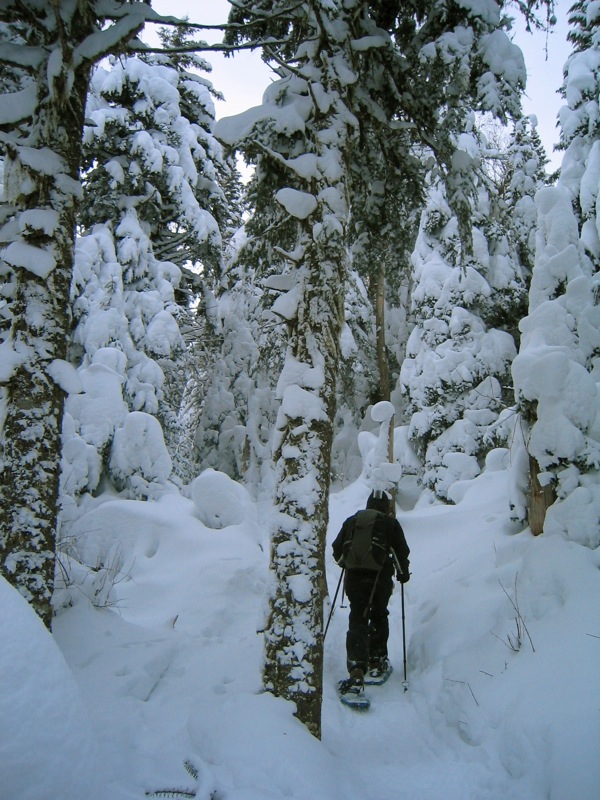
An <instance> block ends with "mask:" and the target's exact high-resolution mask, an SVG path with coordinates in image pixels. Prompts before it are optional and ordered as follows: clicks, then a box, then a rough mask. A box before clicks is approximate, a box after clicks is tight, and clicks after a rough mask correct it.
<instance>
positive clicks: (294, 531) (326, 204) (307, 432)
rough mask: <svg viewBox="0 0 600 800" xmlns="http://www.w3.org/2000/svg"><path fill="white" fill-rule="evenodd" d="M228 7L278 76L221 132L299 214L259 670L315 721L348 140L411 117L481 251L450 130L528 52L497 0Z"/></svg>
mask: <svg viewBox="0 0 600 800" xmlns="http://www.w3.org/2000/svg"><path fill="white" fill-rule="evenodd" d="M230 21H231V22H234V23H236V26H237V27H236V28H235V29H234V30H233V32H232V34H231V39H230V41H231V42H232V43H234V44H235V43H236V42H238V41H240V40H243V39H244V38H245V39H248V38H250V37H252V38H264V39H265V45H264V48H263V53H264V57H265V58H266V59H270V60H272V61H274V62H275V63H276V64H277V65H278V68H279V75H280V80H279V81H278V82H276V83H274V84H273V85H272V86H271V87H270V88H269V90H268V91H267V92H266V93H265V97H264V102H263V106H262V107H261V109H259V110H254V111H253V112H252V113H249V114H246V115H241V116H240V118H239V119H238V120H235V121H234V122H230V123H229V124H225V123H221V124H220V125H219V127H218V129H217V132H218V134H219V136H220V137H221V138H223V139H224V140H226V141H227V142H228V143H229V144H232V145H234V144H236V145H237V146H239V147H241V148H242V149H244V150H246V151H248V152H251V153H254V154H256V155H255V157H256V160H257V162H258V165H259V170H260V167H261V165H262V164H264V165H265V168H264V169H262V171H259V173H258V180H260V179H261V175H264V176H267V175H268V176H269V179H271V180H270V186H271V187H272V189H270V190H269V191H268V192H267V193H266V194H265V195H263V197H264V201H265V206H269V207H270V208H273V200H276V201H277V202H279V203H280V205H281V206H282V207H283V209H284V211H285V212H286V214H287V219H288V220H289V222H288V224H289V226H290V231H292V232H293V231H294V229H295V234H294V236H295V239H294V240H293V241H292V247H288V248H286V250H284V256H285V260H286V261H287V266H286V271H287V273H288V274H289V275H290V276H291V277H292V278H293V285H292V288H290V290H289V291H288V292H287V293H286V294H285V295H283V296H282V297H280V298H279V299H278V300H277V302H276V306H275V307H274V311H276V313H278V314H279V315H280V316H281V317H283V318H284V319H285V321H286V325H287V334H288V354H287V357H286V360H285V363H284V367H283V371H282V374H281V377H280V380H279V384H278V391H279V397H280V399H281V405H280V412H279V416H278V421H277V430H276V440H275V463H276V489H275V500H276V510H277V514H276V519H275V524H274V529H273V537H272V550H271V568H272V571H273V573H274V591H273V596H272V598H271V603H270V612H271V613H270V617H269V620H268V625H267V630H266V665H265V685H266V687H267V688H268V689H269V690H270V691H273V692H274V693H275V694H282V695H283V696H285V697H288V698H289V699H292V700H294V701H295V702H296V705H297V708H298V715H299V717H300V718H301V719H302V720H303V721H304V722H306V724H307V725H308V726H309V728H310V729H311V730H312V731H313V733H315V735H318V734H319V731H320V703H321V675H320V672H321V668H322V642H321V630H320V628H321V620H322V598H323V591H324V579H323V548H324V540H325V532H326V529H327V495H328V489H329V480H330V454H331V438H332V433H333V421H334V419H335V385H336V378H337V376H338V374H339V363H340V358H339V347H340V333H341V331H342V327H343V301H344V295H345V287H346V281H347V277H348V274H349V269H348V266H349V265H348V261H347V253H348V245H349V234H348V216H349V214H350V210H351V197H352V188H353V185H352V179H351V177H350V176H351V175H352V172H353V158H354V155H355V154H356V155H357V162H356V163H357V166H356V170H359V169H360V168H359V167H358V158H359V157H360V150H359V148H358V146H357V145H358V142H359V139H360V131H361V125H364V126H365V130H367V131H368V130H369V129H374V128H375V127H377V126H378V125H382V126H383V127H384V128H386V127H387V128H388V129H394V128H403V127H410V128H411V129H412V131H413V132H414V138H415V140H418V141H419V144H420V146H421V148H422V149H424V148H428V150H429V152H430V154H431V156H432V158H433V159H434V160H435V161H437V163H438V168H439V169H440V170H441V172H442V174H443V175H444V178H445V184H446V190H447V194H448V203H449V205H450V207H451V208H452V209H453V212H454V214H455V216H456V219H457V222H458V229H459V232H460V236H459V245H460V249H461V264H464V265H465V266H466V264H467V262H468V259H469V258H470V257H471V256H472V253H473V242H472V238H471V235H470V223H469V214H470V198H471V197H472V194H473V191H474V187H473V184H472V181H471V172H472V166H473V162H472V160H471V158H470V157H468V154H466V153H465V151H464V150H457V148H456V146H455V145H456V143H455V134H456V132H457V131H461V130H462V129H463V127H464V125H463V123H464V119H465V104H466V105H467V107H468V108H478V109H481V110H489V111H491V112H493V113H494V114H496V115H498V116H500V117H501V118H504V117H505V116H506V114H511V115H513V116H516V115H517V113H518V103H519V101H518V92H519V89H520V88H521V87H522V85H523V82H524V65H523V59H522V55H521V53H520V51H519V50H518V49H517V48H516V47H514V46H513V45H512V44H511V43H510V41H509V39H508V37H507V36H506V34H505V33H504V32H503V31H502V27H503V26H504V25H505V24H506V21H505V20H504V19H502V18H501V16H500V7H499V6H498V5H497V4H496V3H485V4H482V5H479V4H477V5H476V4H465V3H458V2H456V3H455V2H450V3H443V4H441V3H435V4H424V3H421V2H414V3H413V2H410V3H399V2H395V3H386V4H381V3H379V2H377V3H368V2H363V1H362V0H351V2H344V3H341V2H340V3H338V2H333V3H331V2H321V0H310V1H309V2H307V3H302V4H296V3H294V2H292V1H291V0H281V2H276V3H271V2H268V3H267V2H266V0H262V1H261V2H258V3H255V2H252V3H251V2H244V1H243V0H242V2H239V3H236V5H235V7H234V9H233V10H232V12H231V15H230ZM246 25H247V26H248V27H245V26H246ZM390 98H391V100H390ZM376 123H377V125H376ZM273 175H275V176H276V178H275V179H274V178H272V176H273ZM269 179H267V180H269ZM273 231H274V227H273V226H271V228H269V229H267V230H265V231H264V232H263V235H264V236H266V237H269V236H270V235H272V234H273Z"/></svg>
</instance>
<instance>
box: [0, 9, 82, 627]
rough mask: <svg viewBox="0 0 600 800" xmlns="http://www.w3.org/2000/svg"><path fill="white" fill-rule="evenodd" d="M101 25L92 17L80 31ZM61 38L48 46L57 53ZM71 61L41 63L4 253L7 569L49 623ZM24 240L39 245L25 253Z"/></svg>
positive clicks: (8, 178) (75, 139) (70, 159)
mask: <svg viewBox="0 0 600 800" xmlns="http://www.w3.org/2000/svg"><path fill="white" fill-rule="evenodd" d="M92 30H93V28H92V26H91V25H89V27H88V28H87V30H85V31H80V32H79V33H80V35H87V33H91V32H92ZM49 36H50V34H49ZM53 44H54V45H55V44H56V43H55V42H51V43H50V47H49V51H50V52H52V54H53V55H56V50H53V49H52V45H53ZM68 66H69V65H68V64H67V65H65V64H63V69H62V70H61V71H59V72H58V74H55V75H54V78H53V79H52V83H51V85H49V83H48V64H47V63H45V64H44V65H43V67H42V69H41V70H40V73H39V74H38V76H37V81H38V96H37V109H36V114H35V116H34V121H33V123H32V128H31V132H30V136H29V137H28V146H26V147H25V146H23V147H21V146H20V145H19V144H18V143H15V145H14V146H10V147H9V148H8V153H9V157H8V159H7V163H6V173H5V183H6V189H7V196H6V200H5V203H4V206H5V216H7V217H12V219H13V220H14V223H15V225H14V228H15V229H16V230H18V231H19V236H18V237H17V238H16V240H13V241H15V243H18V244H19V247H20V248H22V249H21V250H19V249H16V250H15V249H13V250H12V251H11V249H10V247H9V248H8V249H7V250H6V251H5V259H6V261H7V263H8V264H9V266H11V267H13V268H14V269H15V272H16V296H15V299H14V302H13V306H12V309H11V310H12V311H13V324H12V329H11V339H12V344H13V349H14V351H15V353H16V356H17V358H18V366H17V368H16V370H15V371H14V373H13V375H12V376H11V378H10V380H9V381H8V384H7V385H6V386H5V399H6V416H5V422H4V431H3V433H4V440H3V447H2V450H3V452H2V487H1V489H0V500H1V505H2V509H3V514H2V518H1V521H0V570H1V572H2V574H3V575H4V577H5V578H6V579H7V580H8V581H10V583H12V584H13V585H14V586H15V587H16V588H17V589H18V590H19V591H20V592H21V594H22V595H23V596H24V597H25V598H26V599H27V600H28V601H29V602H30V603H31V604H32V606H33V607H34V609H35V610H36V612H37V613H38V614H39V616H40V617H41V618H42V620H43V621H44V623H45V624H46V625H47V626H48V627H50V625H51V620H52V607H51V597H52V592H53V587H54V562H55V547H56V527H57V517H58V486H59V475H60V456H61V438H60V437H61V427H62V418H63V407H64V392H63V390H62V388H60V386H59V385H58V384H57V383H56V382H55V380H53V378H52V377H51V376H52V374H55V373H54V372H53V369H52V367H53V366H56V364H53V362H55V360H56V359H62V360H64V359H65V358H66V351H67V344H68V340H69V335H70V320H71V317H70V305H69V295H70V286H71V277H72V272H73V255H74V238H75V212H76V204H77V201H78V199H79V192H80V186H79V166H80V162H81V138H82V129H83V119H84V108H85V100H86V95H87V87H88V81H89V68H79V69H78V70H77V71H76V72H75V74H74V82H73V84H72V85H70V83H69V79H68V74H67V73H68ZM23 248H25V249H26V248H31V250H29V251H28V254H29V255H28V257H26V258H25V259H23V256H22V253H23ZM13 253H14V255H13ZM20 254H21V255H20ZM44 263H47V264H48V265H50V266H49V267H48V272H47V274H46V272H45V270H42V269H39V265H41V264H44ZM38 273H39V274H38Z"/></svg>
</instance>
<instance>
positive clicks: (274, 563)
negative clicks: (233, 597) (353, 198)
mask: <svg viewBox="0 0 600 800" xmlns="http://www.w3.org/2000/svg"><path fill="white" fill-rule="evenodd" d="M324 227H325V226H324ZM342 241H343V235H342V236H341V237H340V236H339V234H338V233H337V232H336V235H334V236H333V240H332V239H331V238H330V239H328V240H327V241H326V242H317V243H315V242H312V243H311V244H309V245H308V247H307V253H306V259H305V267H306V269H307V273H308V277H307V279H306V280H305V284H304V287H305V288H304V295H303V298H302V300H301V303H300V306H299V311H298V318H297V320H296V321H295V324H294V325H293V328H292V331H291V335H290V340H289V345H288V354H287V359H286V366H284V370H283V373H282V376H281V379H280V383H279V386H280V391H281V395H282V397H281V399H282V402H281V408H280V411H279V415H278V420H277V431H276V436H277V441H276V443H275V465H276V491H275V507H276V511H277V517H276V520H275V526H274V531H273V535H272V540H271V541H272V544H271V570H272V572H273V573H274V593H273V595H272V597H271V600H270V616H269V621H268V625H267V630H266V634H265V641H266V661H265V670H264V681H265V687H266V688H267V690H269V691H271V692H273V693H274V694H275V695H278V696H282V697H285V698H287V699H288V700H292V701H293V702H294V703H295V704H296V709H297V711H296V716H297V717H298V718H299V719H300V720H301V721H302V722H303V723H304V724H305V725H306V726H307V728H308V729H309V730H310V732H311V733H312V734H313V735H314V736H316V737H317V738H320V736H321V703H322V693H323V603H324V599H325V596H326V593H327V586H326V578H325V541H326V534H327V526H328V522H329V486H330V468H331V443H332V439H333V420H334V415H335V386H336V376H337V371H338V365H339V363H340V345H339V342H340V335H341V330H342V324H343V319H344V316H343V309H344V305H343V301H344V287H345V283H346V269H347V265H346V256H345V248H344V247H343V246H342V243H341V242H342ZM299 376H300V378H299Z"/></svg>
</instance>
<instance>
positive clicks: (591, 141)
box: [513, 2, 600, 547]
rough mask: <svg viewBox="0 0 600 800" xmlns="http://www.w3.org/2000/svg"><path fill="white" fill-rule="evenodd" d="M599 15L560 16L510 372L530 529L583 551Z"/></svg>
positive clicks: (590, 440) (599, 138)
mask: <svg viewBox="0 0 600 800" xmlns="http://www.w3.org/2000/svg"><path fill="white" fill-rule="evenodd" d="M599 15H600V10H599V8H598V4H597V3H594V2H578V3H576V4H575V5H574V6H573V9H572V13H571V17H570V21H571V25H572V29H571V32H570V36H569V38H570V40H571V42H572V43H573V46H574V50H573V53H572V55H571V56H570V57H569V59H568V60H567V62H566V64H565V68H564V75H565V82H564V85H563V93H564V97H565V100H566V104H565V105H564V106H563V107H562V108H561V110H560V114H559V121H560V126H561V144H562V145H563V147H564V148H565V152H564V156H563V161H562V166H561V174H560V178H559V181H558V185H557V186H556V187H548V188H546V189H543V190H541V191H540V192H539V193H538V195H537V197H536V205H537V210H538V233H537V248H536V258H535V267H534V271H533V278H532V282H531V291H530V297H529V314H528V316H527V317H525V318H524V319H523V320H522V322H521V325H520V328H521V331H522V341H521V348H520V352H519V355H518V357H517V359H516V360H515V363H514V365H513V374H514V379H515V389H516V394H517V400H518V402H519V409H520V411H521V415H522V419H523V424H524V426H525V436H524V445H525V447H526V448H527V452H528V454H529V460H530V465H531V473H532V475H531V480H530V499H529V504H528V505H529V523H530V527H531V529H532V531H533V532H534V533H536V534H537V533H541V532H542V530H543V531H545V532H551V531H558V532H561V533H563V534H564V535H566V536H568V537H570V538H572V539H575V540H577V541H580V542H581V543H584V544H588V545H589V546H591V547H597V546H598V544H599V543H600V539H599V538H598V530H599V526H598V520H599V519H600V488H599V481H598V475H599V469H600V415H599V413H598V408H599V403H598V399H599V390H598V386H599V374H598V353H600V309H599V306H598V296H599V293H600V282H599V273H598V264H599V263H600V239H599V235H598V224H599V219H598V212H597V198H598V194H599V190H600V177H599V176H600V124H599V122H600V114H599V111H598V96H599V87H600V82H599V78H600V41H599V40H598V36H597V31H598V22H599V21H600V16H599ZM554 498H556V502H554V504H552V505H551V503H552V501H553V499H554ZM548 506H549V507H548Z"/></svg>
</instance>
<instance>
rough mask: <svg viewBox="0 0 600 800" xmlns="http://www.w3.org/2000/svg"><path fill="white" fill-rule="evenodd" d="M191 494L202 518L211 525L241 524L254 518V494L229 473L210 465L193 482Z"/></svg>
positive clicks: (223, 526)
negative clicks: (250, 493)
mask: <svg viewBox="0 0 600 800" xmlns="http://www.w3.org/2000/svg"><path fill="white" fill-rule="evenodd" d="M190 495H191V498H192V500H193V501H194V505H195V506H196V511H197V512H198V516H199V517H200V520H201V521H202V522H203V523H204V524H205V525H206V526H207V527H208V528H217V529H218V528H228V527H229V526H230V525H241V523H242V522H244V521H246V520H248V519H249V518H250V514H251V513H252V501H251V499H250V495H249V494H248V492H247V491H246V489H244V487H243V486H240V484H239V483H236V482H235V481H234V480H232V479H231V478H230V477H229V476H228V475H225V473H223V472H217V471H216V470H214V469H207V470H205V471H204V472H203V473H202V474H201V475H199V476H198V477H197V478H196V479H195V480H194V481H192V483H191V485H190Z"/></svg>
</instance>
